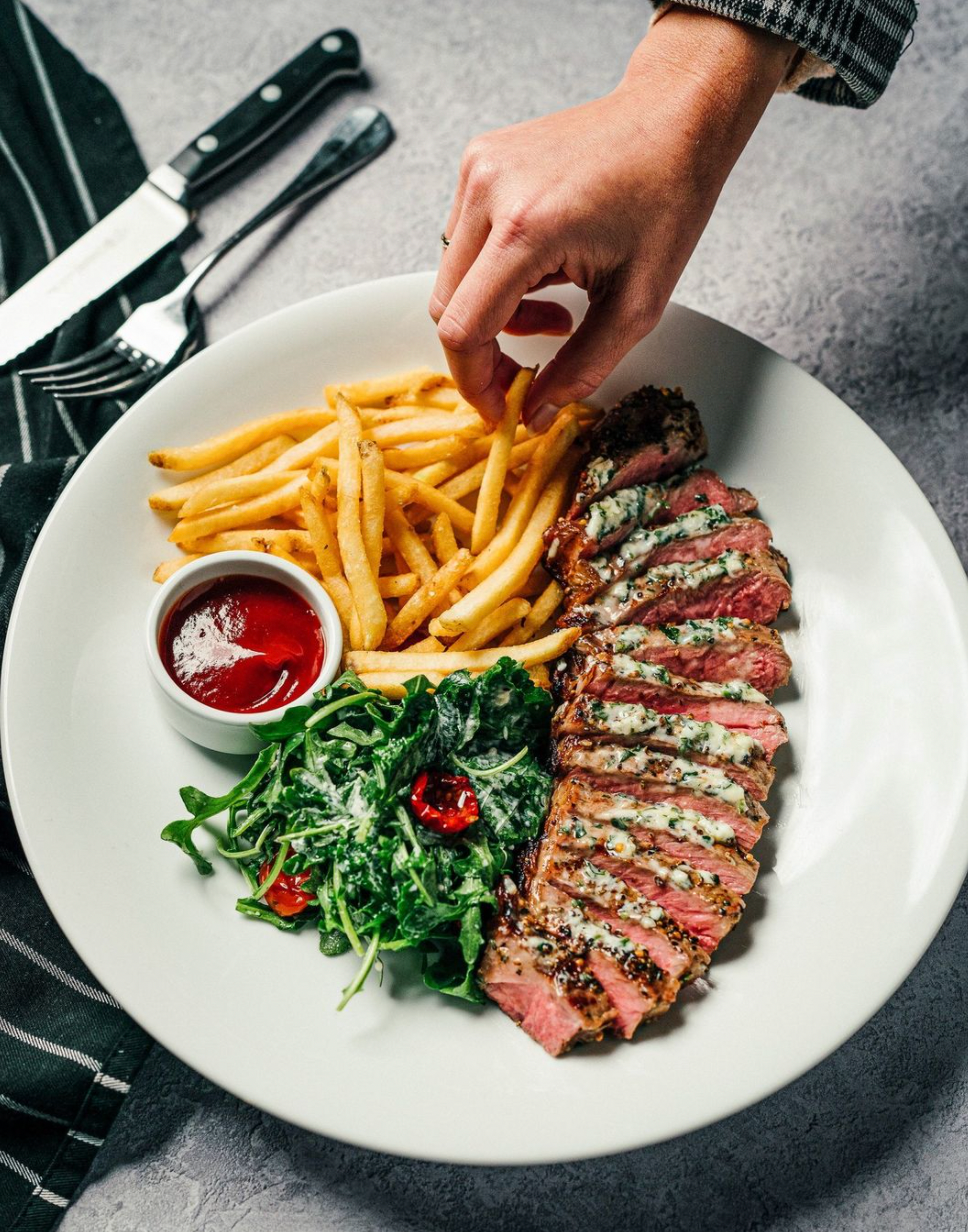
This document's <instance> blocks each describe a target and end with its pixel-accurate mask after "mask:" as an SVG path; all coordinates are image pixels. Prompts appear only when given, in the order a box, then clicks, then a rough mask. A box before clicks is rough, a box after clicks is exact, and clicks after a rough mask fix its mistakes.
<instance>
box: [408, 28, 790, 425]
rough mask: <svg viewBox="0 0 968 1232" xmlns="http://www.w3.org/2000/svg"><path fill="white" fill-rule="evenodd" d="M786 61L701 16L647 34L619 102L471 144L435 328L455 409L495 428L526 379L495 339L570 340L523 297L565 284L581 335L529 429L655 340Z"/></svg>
mask: <svg viewBox="0 0 968 1232" xmlns="http://www.w3.org/2000/svg"><path fill="white" fill-rule="evenodd" d="M794 50H795V49H794V48H793V46H792V44H790V43H787V42H785V41H783V40H782V39H779V38H777V37H776V36H775V35H772V34H768V33H766V32H764V31H760V30H755V29H753V28H751V27H747V26H743V25H740V24H738V23H736V22H732V21H729V20H727V19H725V18H720V17H717V16H715V15H713V14H710V13H706V12H703V11H702V10H697V9H684V8H683V9H672V10H669V11H668V12H666V13H665V14H664V15H663V19H662V20H661V21H658V22H656V23H655V25H654V26H653V28H652V30H651V31H650V33H649V35H648V37H647V38H646V39H645V40H644V41H643V42H642V44H641V45H640V47H639V48H638V50H637V51H636V53H635V55H634V56H633V58H632V61H631V63H630V65H629V67H628V70H627V72H626V74H625V76H624V78H623V79H622V81H621V82H620V84H619V85H618V86H617V87H616V89H615V90H613V91H612V93H611V94H608V95H606V96H605V97H604V98H600V99H595V100H593V101H592V102H589V103H584V104H582V105H581V106H578V107H573V108H571V109H569V110H568V111H562V112H558V113H556V114H554V115H550V116H545V117H543V118H541V119H538V120H531V121H528V122H526V123H523V124H516V125H514V126H513V127H511V128H504V129H498V130H497V131H495V132H491V133H487V134H485V135H483V136H481V137H477V138H475V140H474V141H472V142H471V144H470V145H469V146H468V147H467V150H466V152H465V154H464V158H463V161H462V163H461V168H460V176H459V179H458V184H457V191H456V195H455V198H454V205H453V208H452V210H451V213H450V218H449V219H448V223H447V227H446V230H445V235H446V236H447V237H448V240H449V243H448V246H447V247H446V248H445V250H444V254H443V256H442V258H441V263H440V269H439V271H438V275H437V282H436V285H435V287H434V292H433V296H432V298H431V302H430V313H431V316H432V317H433V319H434V321H436V323H437V332H438V335H439V337H440V341H441V343H442V345H443V347H444V349H445V353H446V355H447V360H448V363H449V365H450V369H451V372H452V373H453V376H454V379H455V381H456V382H457V386H458V388H459V389H460V391H461V393H462V394H463V395H464V397H466V398H467V399H468V401H470V402H471V403H473V404H474V405H475V406H476V407H477V408H478V409H479V410H480V411H481V412H482V414H484V415H486V416H487V417H489V418H491V419H496V418H497V417H499V415H500V414H501V411H502V409H503V406H504V395H505V392H506V390H507V388H508V386H509V385H510V383H511V381H512V380H513V378H514V374H515V372H516V371H517V369H518V367H519V365H518V364H517V363H515V361H514V360H513V359H511V357H510V356H508V355H505V354H503V352H502V351H501V348H500V345H499V344H498V342H497V335H498V334H499V333H500V332H502V331H504V332H505V333H508V334H534V333H548V334H569V333H571V324H572V322H571V317H570V314H569V313H568V312H567V310H566V309H565V308H564V307H562V306H561V305H560V304H556V303H553V302H549V301H545V300H533V299H532V300H529V299H526V298H525V296H526V295H527V294H528V292H530V291H535V290H537V289H539V288H541V287H545V286H549V285H553V284H556V283H564V282H572V283H575V284H576V285H577V286H579V287H581V288H582V289H583V290H585V291H586V292H587V294H588V299H589V308H588V311H587V312H586V314H585V317H584V320H583V321H582V323H581V324H580V325H579V326H578V328H577V329H576V330H575V331H574V333H572V334H571V336H570V337H569V338H568V340H567V341H566V342H565V343H564V344H563V345H562V346H561V348H560V349H559V351H558V353H557V354H556V355H555V357H554V358H553V359H552V360H551V362H550V363H549V364H548V365H547V366H546V367H545V368H544V369H543V370H542V371H541V372H539V374H538V376H537V377H536V379H535V381H534V383H533V385H532V387H531V390H530V393H529V396H528V401H527V404H526V406H525V411H524V418H525V422H528V423H530V424H531V426H532V427H533V428H534V429H535V430H538V431H540V430H541V429H542V428H544V427H545V426H546V425H547V423H548V422H549V421H550V419H551V418H552V416H553V414H554V412H555V411H556V410H557V408H558V407H560V406H563V405H565V404H566V403H568V402H571V401H575V400H580V399H582V398H585V397H587V396H588V395H590V394H592V393H593V392H594V391H595V390H596V389H597V388H598V386H599V385H600V384H601V383H602V381H603V380H604V379H605V378H606V377H607V376H608V374H609V373H610V372H611V371H612V369H613V368H614V367H615V365H616V364H617V363H618V362H619V360H620V359H621V358H622V356H623V355H625V353H626V352H627V351H628V350H629V349H630V348H631V347H632V346H634V344H635V343H636V342H638V341H639V339H641V338H643V337H644V336H645V335H646V334H647V333H649V331H650V330H651V329H652V328H653V327H654V326H655V325H656V324H657V322H658V320H659V318H660V316H661V315H662V311H663V309H664V308H665V305H666V303H667V302H668V300H669V297H670V295H671V294H672V291H673V288H674V287H675V285H676V283H677V281H678V280H679V276H680V274H681V273H682V270H683V268H684V267H685V264H686V262H687V261H688V259H689V257H690V255H691V254H692V251H693V249H694V248H695V246H696V243H697V242H698V240H699V237H700V235H701V234H702V231H703V228H704V227H705V225H706V222H707V221H708V219H709V215H710V214H711V212H712V209H713V206H714V205H715V203H716V199H717V198H718V196H719V193H720V190H721V189H722V186H723V184H724V183H725V180H726V177H727V175H728V174H729V172H730V170H731V168H732V166H733V164H734V162H735V161H736V159H737V157H738V156H739V154H740V152H741V151H742V149H743V147H744V146H745V144H746V142H747V140H748V139H749V137H750V135H751V134H752V132H753V130H754V128H755V126H756V123H757V122H758V120H759V118H760V116H761V115H762V113H763V111H764V109H765V107H766V105H767V103H768V101H769V99H770V97H771V96H772V94H773V92H774V90H775V89H776V86H777V85H778V84H779V82H780V81H781V80H782V79H783V76H784V74H785V73H786V70H787V67H788V65H789V63H790V59H791V57H792V55H793V52H794Z"/></svg>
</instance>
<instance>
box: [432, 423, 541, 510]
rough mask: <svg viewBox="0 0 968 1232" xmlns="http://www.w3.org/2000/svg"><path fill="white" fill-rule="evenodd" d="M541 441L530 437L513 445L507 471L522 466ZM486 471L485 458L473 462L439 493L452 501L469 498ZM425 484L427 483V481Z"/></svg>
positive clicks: (445, 483) (444, 484)
mask: <svg viewBox="0 0 968 1232" xmlns="http://www.w3.org/2000/svg"><path fill="white" fill-rule="evenodd" d="M542 439H543V438H542V437H540V436H532V437H529V438H528V440H526V441H519V442H518V444H516V445H514V446H513V447H512V449H511V456H510V457H509V459H508V470H511V471H513V470H517V468H518V467H519V466H523V465H524V463H525V462H527V461H528V459H529V458H531V457H532V456H533V454H534V453H535V451H536V450H537V448H538V446H539V445H540V444H541V441H542ZM486 470H487V458H482V459H481V461H480V462H475V463H474V464H473V465H472V466H469V467H468V468H467V469H466V470H464V471H461V472H460V474H455V475H454V477H453V478H452V479H447V480H446V481H444V482H442V483H441V484H440V491H441V492H442V493H443V494H444V496H449V497H451V498H452V499H453V500H462V499H463V498H464V497H465V496H470V494H471V493H472V492H476V491H477V490H478V488H480V486H481V483H482V482H483V479H484V472H485V471H486ZM425 482H429V480H426V481H425ZM435 486H436V485H435Z"/></svg>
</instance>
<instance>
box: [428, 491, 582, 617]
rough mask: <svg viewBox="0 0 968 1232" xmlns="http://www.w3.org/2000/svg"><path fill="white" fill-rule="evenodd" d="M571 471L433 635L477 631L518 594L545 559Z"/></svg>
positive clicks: (543, 497)
mask: <svg viewBox="0 0 968 1232" xmlns="http://www.w3.org/2000/svg"><path fill="white" fill-rule="evenodd" d="M571 470H572V468H571V467H568V468H567V469H566V470H564V471H562V472H561V473H560V474H558V475H556V476H555V477H554V478H553V479H552V480H551V482H550V483H549V484H548V486H547V488H546V489H545V491H544V492H543V493H542V495H541V498H540V500H539V501H538V503H537V504H536V505H535V507H534V512H533V513H532V514H531V518H530V520H529V521H528V524H527V526H526V527H525V528H524V530H523V531H522V532H521V535H520V538H519V539H518V541H517V543H516V544H515V546H514V547H513V548H512V550H511V551H510V552H509V553H508V555H507V556H506V557H505V558H504V559H503V560H502V561H501V563H500V564H499V565H498V566H497V568H496V569H494V571H493V573H491V574H490V576H488V577H486V578H485V579H484V581H482V582H481V583H480V584H479V585H477V586H475V587H474V589H473V590H470V591H468V592H467V594H465V595H464V597H463V598H462V599H461V600H460V602H459V603H455V604H454V605H453V607H451V608H448V609H447V611H445V612H442V613H441V614H440V616H438V617H437V618H436V620H435V621H432V622H431V626H430V632H431V633H433V634H434V636H435V637H439V636H440V634H441V633H444V634H448V633H465V632H467V630H468V629H473V628H474V626H475V625H476V624H477V622H478V621H480V620H482V619H483V618H484V617H485V616H486V615H487V614H488V613H489V612H493V611H494V609H495V608H497V607H500V606H501V604H502V603H504V602H505V601H506V600H507V599H510V598H512V597H513V596H514V595H515V594H517V593H518V591H519V590H520V588H521V586H522V585H523V584H524V583H525V582H526V581H527V578H528V575H529V574H530V573H531V570H532V569H533V568H534V567H535V565H536V564H537V563H538V561H539V560H540V559H541V552H542V549H543V547H544V544H543V542H542V538H541V537H542V535H543V534H544V532H545V531H546V530H547V529H548V527H549V526H550V525H551V524H552V522H553V521H554V520H555V518H556V517H557V516H558V514H559V513H560V511H561V508H562V506H563V505H564V503H565V495H566V491H567V487H568V483H569V480H570V478H571ZM468 572H470V571H469V570H468Z"/></svg>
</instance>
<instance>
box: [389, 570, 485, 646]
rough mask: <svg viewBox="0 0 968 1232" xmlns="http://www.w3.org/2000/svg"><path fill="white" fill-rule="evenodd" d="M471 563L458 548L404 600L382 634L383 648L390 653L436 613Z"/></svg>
mask: <svg viewBox="0 0 968 1232" xmlns="http://www.w3.org/2000/svg"><path fill="white" fill-rule="evenodd" d="M470 563H471V554H470V552H468V551H467V549H466V548H461V550H460V551H459V552H458V553H457V555H456V556H452V557H451V558H450V560H449V561H447V563H446V564H444V565H441V566H440V568H439V569H438V570H437V571H436V572H435V573H434V575H433V577H432V578H429V579H428V580H427V581H426V582H424V584H423V585H422V586H421V587H420V589H419V590H418V591H416V593H415V594H413V595H411V597H410V598H409V599H408V600H407V602H406V603H405V604H404V605H403V607H402V608H401V609H400V611H399V612H398V613H397V614H396V616H395V617H394V619H393V621H392V622H391V624H390V627H389V628H388V629H387V632H386V639H385V641H384V645H385V646H386V647H387V648H388V649H390V650H392V649H393V648H394V647H395V646H401V645H402V644H403V643H404V642H405V641H406V640H407V638H408V637H410V636H411V634H413V633H415V632H416V630H417V629H418V628H419V627H420V626H421V625H422V624H423V622H424V621H425V620H426V619H427V617H428V616H429V615H430V614H431V612H433V611H436V609H437V608H438V607H439V606H440V604H441V603H442V602H444V601H446V599H447V595H448V593H449V592H450V591H451V590H452V589H453V588H454V587H455V586H456V585H457V583H458V582H459V581H460V579H461V578H462V577H463V576H464V573H465V572H466V571H467V566H468V565H469V564H470Z"/></svg>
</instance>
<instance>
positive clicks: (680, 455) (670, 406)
mask: <svg viewBox="0 0 968 1232" xmlns="http://www.w3.org/2000/svg"><path fill="white" fill-rule="evenodd" d="M708 446H709V443H708V441H707V440H706V432H705V429H704V428H703V426H702V423H701V421H700V419H699V412H698V411H697V410H696V407H695V405H694V404H693V403H692V402H689V401H687V399H685V398H684V397H683V396H682V390H681V389H674V390H671V389H656V388H655V386H653V385H643V387H642V388H641V389H636V390H634V391H633V392H632V393H630V394H626V395H625V397H624V398H623V399H622V400H621V402H618V403H616V405H615V406H613V407H612V409H611V410H610V411H608V412H607V413H606V415H605V416H604V417H603V419H602V420H601V421H600V422H599V424H598V426H597V427H596V428H595V429H594V430H593V432H592V433H591V436H590V437H589V457H590V461H589V463H588V465H587V466H586V467H585V469H584V470H583V471H582V473H581V476H580V478H579V480H578V490H577V492H576V493H575V499H574V502H573V504H572V507H571V511H570V512H571V514H576V513H578V512H580V511H581V510H582V509H584V508H585V506H586V505H588V504H589V503H590V502H591V501H593V500H596V499H597V498H598V497H600V496H605V495H606V493H608V492H614V491H616V489H618V488H628V487H631V486H632V485H633V484H643V483H653V482H654V481H655V480H657V479H665V478H667V477H668V476H669V475H672V474H674V473H675V472H676V471H681V470H682V469H683V467H685V466H688V465H689V464H690V463H691V462H698V461H699V459H700V458H704V457H705V456H706V450H707V449H708Z"/></svg>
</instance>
